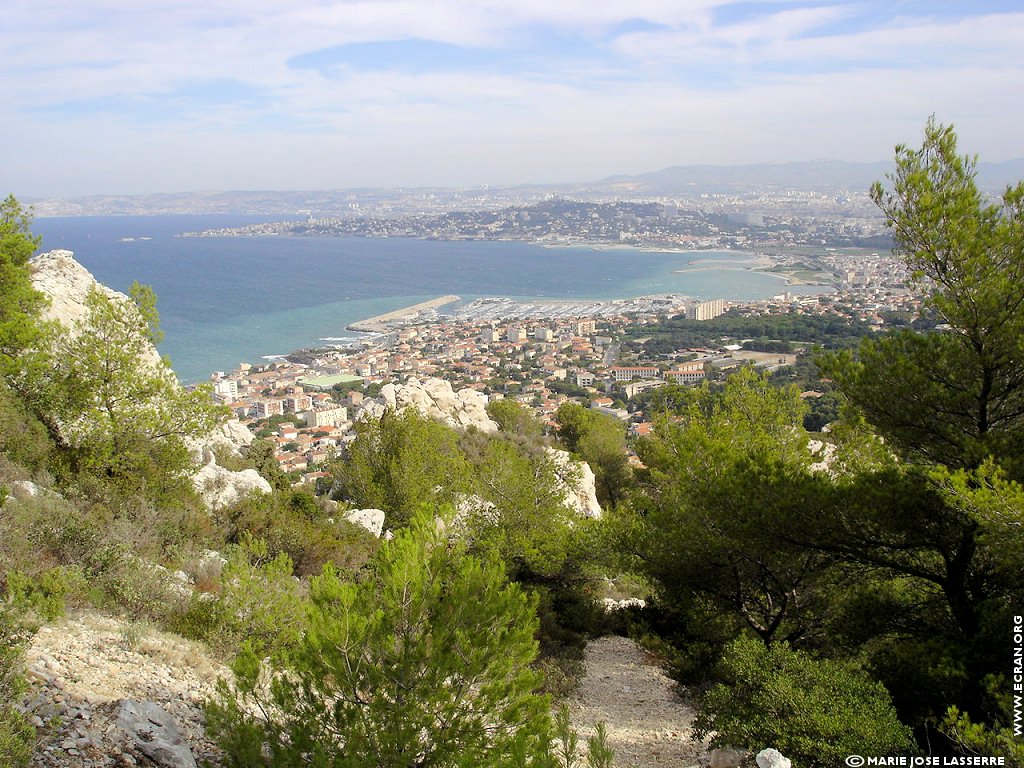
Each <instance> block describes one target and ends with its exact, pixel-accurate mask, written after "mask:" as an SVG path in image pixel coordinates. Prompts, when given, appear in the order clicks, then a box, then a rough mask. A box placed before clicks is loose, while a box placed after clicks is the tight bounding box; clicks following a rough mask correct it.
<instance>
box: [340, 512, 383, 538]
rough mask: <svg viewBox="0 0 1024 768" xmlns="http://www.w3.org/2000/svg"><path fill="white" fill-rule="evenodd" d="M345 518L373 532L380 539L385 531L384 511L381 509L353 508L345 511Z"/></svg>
mask: <svg viewBox="0 0 1024 768" xmlns="http://www.w3.org/2000/svg"><path fill="white" fill-rule="evenodd" d="M345 519H346V520H348V521H349V522H350V523H355V524H356V525H358V526H361V527H363V528H365V529H366V530H368V531H369V532H370V533H372V534H373V535H374V536H375V537H377V538H378V539H379V538H380V535H381V534H382V533H383V532H384V511H383V510H380V509H353V510H352V511H351V512H346V513H345Z"/></svg>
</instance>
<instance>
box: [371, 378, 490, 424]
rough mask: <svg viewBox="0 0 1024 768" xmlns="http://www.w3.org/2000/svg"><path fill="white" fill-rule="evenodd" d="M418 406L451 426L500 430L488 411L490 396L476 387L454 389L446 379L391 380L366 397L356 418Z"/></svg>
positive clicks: (372, 416) (374, 416)
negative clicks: (395, 381)
mask: <svg viewBox="0 0 1024 768" xmlns="http://www.w3.org/2000/svg"><path fill="white" fill-rule="evenodd" d="M406 408H415V409H416V410H417V411H418V412H419V413H421V414H422V415H424V416H426V417H428V418H432V419H438V420H440V421H443V422H444V423H445V424H447V425H448V426H451V427H456V428H459V429H468V428H469V427H475V428H476V429H479V430H480V431H481V432H488V433H493V432H497V431H498V425H497V423H495V422H494V421H492V420H491V418H490V417H489V416H488V415H487V396H486V395H484V394H483V393H482V392H477V391H476V390H474V389H462V390H459V391H458V392H456V391H454V390H453V389H452V385H451V382H448V381H445V380H444V379H425V380H423V381H420V380H419V379H416V378H415V377H410V378H409V379H407V380H406V381H405V383H404V384H393V383H388V384H385V385H384V386H383V387H381V390H380V395H379V396H378V397H377V398H375V399H373V400H366V401H364V402H363V405H362V407H361V408H360V410H359V412H358V413H357V414H356V419H357V420H359V419H378V418H380V417H381V416H383V415H384V412H385V411H386V410H388V409H390V410H393V411H402V410H404V409H406Z"/></svg>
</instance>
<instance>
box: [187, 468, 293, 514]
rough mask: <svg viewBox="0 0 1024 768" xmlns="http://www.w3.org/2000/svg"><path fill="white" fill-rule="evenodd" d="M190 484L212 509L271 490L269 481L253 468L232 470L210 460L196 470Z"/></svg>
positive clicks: (227, 505)
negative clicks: (238, 470)
mask: <svg viewBox="0 0 1024 768" xmlns="http://www.w3.org/2000/svg"><path fill="white" fill-rule="evenodd" d="M192 484H193V486H194V487H195V489H196V491H197V492H198V493H199V495H200V497H201V498H202V500H203V503H204V504H206V506H208V507H209V508H210V509H212V510H218V509H223V508H224V507H229V506H231V505H232V504H234V503H236V502H238V501H241V500H242V499H243V498H245V497H246V496H249V495H250V494H261V493H271V492H272V491H273V489H272V488H271V487H270V483H268V482H267V481H266V479H265V478H264V477H263V476H262V475H261V474H260V473H259V472H257V471H256V470H255V469H243V470H242V471H240V472H233V471H231V470H228V469H225V468H224V467H222V466H220V465H219V464H217V463H216V462H215V461H212V460H211V461H209V462H208V463H206V464H204V465H203V466H202V467H201V468H200V469H199V471H198V472H196V474H195V475H194V476H193V478H192Z"/></svg>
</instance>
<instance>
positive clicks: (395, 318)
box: [346, 296, 460, 333]
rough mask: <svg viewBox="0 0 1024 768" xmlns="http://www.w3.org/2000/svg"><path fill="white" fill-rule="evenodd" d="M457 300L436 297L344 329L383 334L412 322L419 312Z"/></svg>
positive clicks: (457, 298)
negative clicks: (401, 324)
mask: <svg viewBox="0 0 1024 768" xmlns="http://www.w3.org/2000/svg"><path fill="white" fill-rule="evenodd" d="M459 298H460V297H459V296H438V297H437V298H436V299H431V300H430V301H423V302H420V303H419V304H413V305H412V306H411V307H404V308H403V309H396V310H395V311H394V312H385V313H384V314H383V315H376V316H375V317H368V318H366V319H365V320H359V321H358V322H355V323H352V324H351V325H349V326H346V329H347V330H349V331H367V332H369V333H384V332H385V331H387V330H388V329H389V328H390V327H391V326H392V325H394V324H396V323H401V322H408V321H410V320H414V319H416V316H417V315H419V314H420V313H421V312H425V311H426V310H428V309H437V308H438V307H443V306H444V305H445V304H451V303H452V302H453V301H458V300H459Z"/></svg>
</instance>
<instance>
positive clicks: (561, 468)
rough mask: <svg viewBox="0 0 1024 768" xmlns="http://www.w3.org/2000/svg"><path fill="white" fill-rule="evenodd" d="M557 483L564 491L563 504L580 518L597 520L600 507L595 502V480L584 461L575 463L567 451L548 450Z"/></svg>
mask: <svg viewBox="0 0 1024 768" xmlns="http://www.w3.org/2000/svg"><path fill="white" fill-rule="evenodd" d="M547 453H548V456H550V457H551V460H552V461H553V462H554V465H555V472H556V474H557V475H558V479H559V482H560V483H561V485H562V487H563V488H564V489H565V503H566V505H567V506H569V507H570V508H571V509H573V510H575V511H576V513H577V514H578V515H580V517H590V518H594V519H599V518H600V517H601V514H602V512H601V505H600V504H599V503H598V501H597V485H596V482H597V479H596V478H595V477H594V470H592V469H591V468H590V465H589V464H587V462H585V461H577V460H576V459H574V458H573V457H572V455H571V454H570V453H569V452H568V451H560V450H558V449H557V448H548V449H547Z"/></svg>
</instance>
